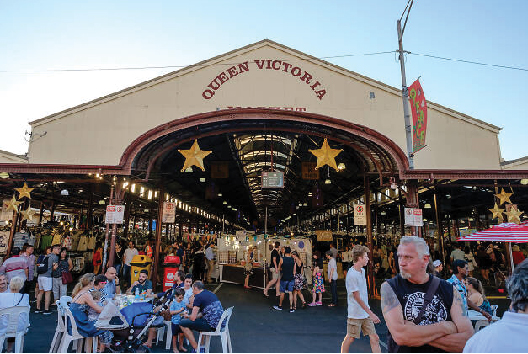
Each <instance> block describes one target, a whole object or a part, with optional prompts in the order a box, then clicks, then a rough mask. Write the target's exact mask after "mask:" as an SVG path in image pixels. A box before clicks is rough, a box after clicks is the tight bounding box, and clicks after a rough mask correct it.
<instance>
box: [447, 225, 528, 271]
mask: <svg viewBox="0 0 528 354" xmlns="http://www.w3.org/2000/svg"><path fill="white" fill-rule="evenodd" d="M457 241H487V242H508V243H526V242H528V222H523V223H521V224H520V225H517V224H514V223H511V222H506V223H502V224H499V225H493V226H492V227H491V228H489V229H487V230H482V231H477V232H474V233H472V234H470V235H467V236H464V237H460V238H458V239H457ZM508 251H509V253H510V262H511V270H512V272H513V268H514V264H513V255H512V248H511V245H508Z"/></svg>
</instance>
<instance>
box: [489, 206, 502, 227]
mask: <svg viewBox="0 0 528 354" xmlns="http://www.w3.org/2000/svg"><path fill="white" fill-rule="evenodd" d="M488 210H489V211H491V212H492V213H493V217H492V219H495V218H499V222H500V223H502V222H503V221H504V216H502V213H503V212H504V209H501V208H499V206H498V205H497V203H495V206H494V207H493V209H488Z"/></svg>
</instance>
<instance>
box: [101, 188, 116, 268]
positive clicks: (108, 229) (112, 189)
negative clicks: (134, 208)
mask: <svg viewBox="0 0 528 354" xmlns="http://www.w3.org/2000/svg"><path fill="white" fill-rule="evenodd" d="M113 202H114V185H113V184H112V186H111V187H110V199H109V201H108V204H109V205H111V204H113ZM114 227H115V224H113V226H112V231H113V228H114ZM109 232H110V224H106V228H105V239H104V246H103V266H102V272H103V274H104V272H105V269H106V260H107V259H108V258H107V256H106V254H107V251H108V234H109ZM112 263H113V262H112Z"/></svg>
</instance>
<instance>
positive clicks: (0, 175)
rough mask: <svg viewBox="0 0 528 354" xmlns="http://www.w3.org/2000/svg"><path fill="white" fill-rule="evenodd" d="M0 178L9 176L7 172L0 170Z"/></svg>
mask: <svg viewBox="0 0 528 354" xmlns="http://www.w3.org/2000/svg"><path fill="white" fill-rule="evenodd" d="M0 178H3V179H6V178H9V173H7V172H0Z"/></svg>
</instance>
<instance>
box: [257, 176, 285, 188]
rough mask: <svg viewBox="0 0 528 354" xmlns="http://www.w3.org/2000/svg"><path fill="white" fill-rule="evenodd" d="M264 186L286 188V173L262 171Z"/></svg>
mask: <svg viewBox="0 0 528 354" xmlns="http://www.w3.org/2000/svg"><path fill="white" fill-rule="evenodd" d="M261 182H262V188H284V173H282V172H262V177H261Z"/></svg>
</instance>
